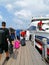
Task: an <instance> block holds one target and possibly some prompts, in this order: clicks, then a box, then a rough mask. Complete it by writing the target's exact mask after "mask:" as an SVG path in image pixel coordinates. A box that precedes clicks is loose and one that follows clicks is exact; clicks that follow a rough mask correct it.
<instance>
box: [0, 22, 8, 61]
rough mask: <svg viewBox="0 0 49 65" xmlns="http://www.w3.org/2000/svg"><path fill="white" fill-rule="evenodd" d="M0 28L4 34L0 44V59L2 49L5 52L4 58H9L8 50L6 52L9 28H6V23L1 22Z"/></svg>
mask: <svg viewBox="0 0 49 65" xmlns="http://www.w3.org/2000/svg"><path fill="white" fill-rule="evenodd" d="M0 30H3V31H4V32H5V36H4V39H5V40H3V41H2V43H1V45H0V61H1V57H2V53H3V51H5V53H6V58H5V60H8V59H9V52H8V42H7V41H8V38H9V30H8V29H7V28H6V23H5V22H2V28H0Z"/></svg>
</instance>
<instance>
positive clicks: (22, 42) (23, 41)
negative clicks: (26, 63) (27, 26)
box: [21, 38, 26, 46]
mask: <svg viewBox="0 0 49 65" xmlns="http://www.w3.org/2000/svg"><path fill="white" fill-rule="evenodd" d="M25 45H26V43H25V39H24V38H23V39H22V40H21V46H25Z"/></svg>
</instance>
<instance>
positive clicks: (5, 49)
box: [0, 45, 8, 54]
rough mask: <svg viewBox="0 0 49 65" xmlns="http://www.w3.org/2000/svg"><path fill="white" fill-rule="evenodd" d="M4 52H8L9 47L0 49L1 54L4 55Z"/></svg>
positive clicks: (5, 46)
mask: <svg viewBox="0 0 49 65" xmlns="http://www.w3.org/2000/svg"><path fill="white" fill-rule="evenodd" d="M3 51H5V52H8V45H4V46H1V47H0V54H2V53H3Z"/></svg>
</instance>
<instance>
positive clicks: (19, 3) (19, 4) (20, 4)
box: [14, 1, 27, 7]
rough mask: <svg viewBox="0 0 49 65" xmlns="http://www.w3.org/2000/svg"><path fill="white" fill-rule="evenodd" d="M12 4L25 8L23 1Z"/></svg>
mask: <svg viewBox="0 0 49 65" xmlns="http://www.w3.org/2000/svg"><path fill="white" fill-rule="evenodd" d="M14 4H15V5H17V6H21V7H26V6H27V3H26V2H25V1H16V2H15V3H14Z"/></svg>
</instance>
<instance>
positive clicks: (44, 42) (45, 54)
mask: <svg viewBox="0 0 49 65" xmlns="http://www.w3.org/2000/svg"><path fill="white" fill-rule="evenodd" d="M42 42H43V48H42V57H43V58H47V39H46V38H43V39H42Z"/></svg>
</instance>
